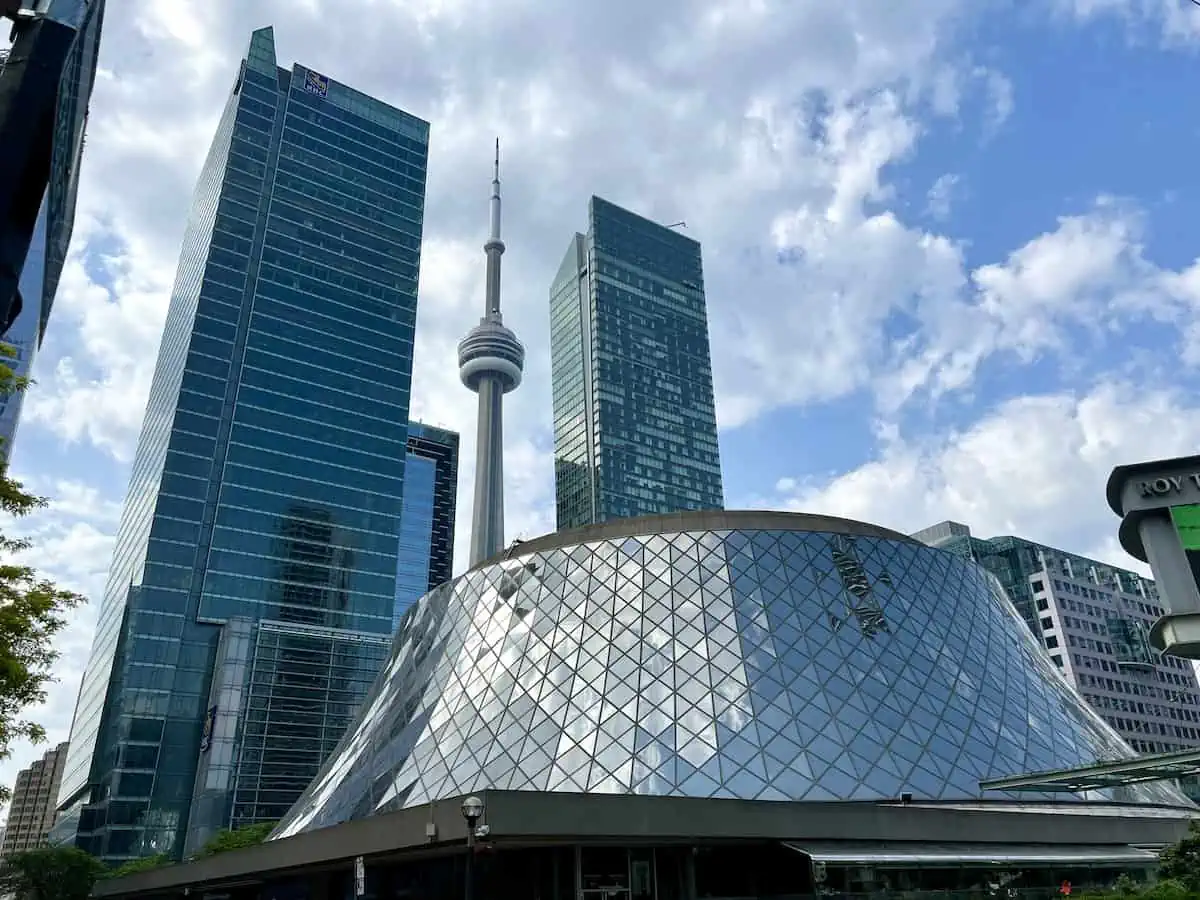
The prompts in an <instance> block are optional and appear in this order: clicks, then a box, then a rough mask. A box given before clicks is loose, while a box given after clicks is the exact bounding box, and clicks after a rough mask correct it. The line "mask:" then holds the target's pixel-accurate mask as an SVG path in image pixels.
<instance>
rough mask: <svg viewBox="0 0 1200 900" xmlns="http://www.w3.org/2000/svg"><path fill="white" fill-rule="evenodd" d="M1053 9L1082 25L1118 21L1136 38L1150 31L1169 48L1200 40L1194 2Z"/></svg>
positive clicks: (1075, 1)
mask: <svg viewBox="0 0 1200 900" xmlns="http://www.w3.org/2000/svg"><path fill="white" fill-rule="evenodd" d="M1052 6H1053V7H1054V8H1055V9H1056V10H1057V11H1058V12H1059V13H1060V14H1062V15H1064V16H1066V17H1069V18H1071V19H1074V20H1075V21H1077V22H1082V23H1090V22H1094V21H1097V20H1100V19H1103V18H1106V17H1112V18H1116V19H1118V20H1120V21H1122V22H1124V23H1125V24H1126V25H1128V26H1129V27H1130V28H1131V29H1132V31H1131V34H1132V35H1136V34H1138V33H1141V32H1143V31H1145V30H1146V29H1150V30H1152V31H1154V32H1157V33H1158V34H1159V36H1160V37H1161V38H1162V40H1163V41H1164V42H1166V43H1168V44H1173V43H1182V42H1187V41H1192V40H1195V39H1196V38H1198V37H1200V7H1198V6H1197V5H1196V4H1195V3H1192V2H1190V0H1055V2H1054V3H1053V4H1052Z"/></svg>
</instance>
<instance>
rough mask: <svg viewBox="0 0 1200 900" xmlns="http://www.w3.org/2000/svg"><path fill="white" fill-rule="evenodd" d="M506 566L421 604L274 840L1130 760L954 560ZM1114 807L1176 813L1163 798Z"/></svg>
mask: <svg viewBox="0 0 1200 900" xmlns="http://www.w3.org/2000/svg"><path fill="white" fill-rule="evenodd" d="M519 552H520V551H519V548H518V550H517V551H516V553H514V556H515V558H514V559H509V560H504V561H503V562H501V563H498V564H495V565H493V566H487V567H483V568H481V569H477V570H475V571H472V572H470V573H468V574H467V575H465V576H463V577H462V578H459V579H458V580H457V581H456V582H454V583H453V584H452V585H448V586H446V587H445V588H443V589H439V590H438V591H435V592H433V593H432V594H430V595H428V596H426V597H425V598H423V599H422V600H421V601H420V602H419V603H418V604H417V605H416V606H414V608H413V611H412V612H410V613H409V615H408V616H406V618H405V620H404V622H403V623H402V627H401V633H400V635H398V636H397V642H396V644H395V646H394V648H393V657H392V660H391V662H390V663H389V666H388V669H387V672H386V673H385V674H384V675H383V676H381V678H380V680H379V681H378V682H377V683H376V686H375V691H376V694H375V695H373V696H372V698H370V699H369V700H368V702H367V704H366V706H365V712H364V714H363V717H362V722H361V724H360V725H359V726H358V727H357V728H356V729H354V730H353V731H352V732H351V733H350V734H349V735H348V736H347V738H346V739H345V741H344V742H343V748H342V749H341V750H340V751H339V752H338V753H335V754H334V757H333V758H332V759H331V761H330V763H329V764H328V766H327V768H326V771H325V772H324V773H323V774H322V776H321V777H320V778H319V779H318V780H317V782H315V783H314V785H313V787H312V788H311V789H310V791H309V793H308V795H306V797H305V798H304V799H302V801H301V802H300V803H299V804H297V807H296V808H295V810H293V812H292V813H291V814H290V815H289V817H288V819H287V820H285V824H284V825H283V826H282V827H281V832H280V833H281V834H291V833H295V832H297V831H302V830H305V829H308V828H314V827H320V826H324V825H330V824H334V823H336V822H339V821H343V820H345V819H347V818H350V817H353V816H358V815H363V814H365V811H367V810H374V811H385V810H387V809H394V808H399V807H408V806H415V805H419V804H422V803H426V802H429V801H430V800H435V799H440V798H443V797H448V796H454V795H458V794H462V793H466V792H470V791H473V790H481V789H484V788H489V787H491V788H496V789H502V790H503V789H507V790H540V791H544V790H559V791H569V792H576V791H591V792H610V793H639V794H654V795H675V796H699V797H712V796H725V797H741V798H746V799H777V800H785V799H801V800H828V799H847V800H870V799H876V798H892V797H897V796H899V795H900V794H901V793H902V792H911V793H913V794H914V795H915V796H917V797H920V798H929V799H939V800H968V799H972V798H976V797H978V796H979V781H980V780H981V779H985V778H991V777H996V776H999V775H1006V774H1016V773H1023V772H1029V771H1039V770H1047V769H1057V768H1066V767H1070V766H1075V765H1081V764H1085V763H1090V762H1092V761H1094V760H1096V759H1100V758H1106V759H1112V758H1124V757H1130V756H1132V755H1133V753H1132V751H1131V750H1130V749H1129V748H1128V747H1127V746H1126V745H1125V744H1124V742H1123V741H1121V739H1120V738H1119V737H1118V736H1117V735H1116V733H1115V732H1113V731H1112V730H1111V729H1110V728H1109V727H1108V726H1107V725H1106V724H1105V723H1104V722H1103V720H1101V719H1099V717H1098V716H1096V715H1095V714H1094V713H1093V712H1092V711H1091V710H1090V709H1089V708H1088V707H1087V706H1086V704H1084V702H1083V701H1082V699H1081V698H1080V697H1079V696H1078V695H1077V694H1076V693H1075V692H1074V691H1073V690H1072V689H1071V688H1070V686H1068V685H1067V684H1065V683H1064V681H1063V680H1062V678H1061V677H1060V676H1059V675H1058V673H1057V672H1056V671H1055V670H1054V668H1053V665H1052V664H1051V662H1050V660H1049V659H1048V658H1047V656H1046V654H1045V652H1044V651H1042V649H1041V648H1040V647H1039V646H1038V645H1037V643H1036V641H1035V640H1034V639H1033V637H1032V635H1031V634H1030V633H1029V631H1028V628H1027V627H1026V625H1025V623H1024V621H1023V620H1022V619H1021V618H1020V616H1019V614H1017V613H1016V611H1015V609H1014V608H1013V606H1012V604H1011V603H1010V602H1009V601H1008V599H1007V598H1006V596H1005V595H1004V592H1003V589H1002V588H1000V587H999V585H998V583H997V582H996V581H995V579H994V577H993V576H991V575H990V574H988V573H986V572H984V570H982V569H981V568H979V567H978V566H975V565H974V564H972V563H970V562H968V561H966V560H964V559H961V558H959V557H957V556H954V555H952V554H949V553H945V552H942V551H939V550H935V549H931V548H928V547H925V546H923V545H917V544H913V543H908V542H905V541H891V540H883V539H880V538H873V537H862V536H856V537H854V538H852V539H850V538H846V537H844V536H840V535H827V534H815V533H807V532H799V531H797V532H775V531H771V532H766V531H757V532H750V531H728V532H703V533H697V534H689V533H685V534H672V535H656V536H647V537H640V538H617V539H615V540H613V541H600V542H597V543H593V544H588V545H583V546H565V547H562V548H559V549H552V550H547V551H544V552H539V553H531V554H528V555H527V556H525V557H522V556H519V555H516V554H519ZM531 563H532V564H534V565H536V571H534V570H533V569H531V568H530V564H531ZM506 595H507V596H506ZM863 611H866V612H867V613H869V615H865V616H864V615H860V613H863ZM414 616H415V617H417V618H414ZM420 617H423V618H420ZM881 617H882V621H883V624H884V625H885V626H886V628H884V627H880V620H881ZM418 619H419V620H420V622H421V623H423V624H422V627H416V626H415V625H414V624H413V623H415V622H417V621H418ZM831 619H836V620H838V621H839V623H840V624H831ZM418 647H420V648H422V649H420V650H418ZM418 652H422V653H424V654H425V657H424V662H423V663H422V665H423V666H424V667H425V670H426V671H424V673H423V674H422V675H421V677H415V676H414V674H413V669H414V662H413V659H414V655H415V654H416V653H418ZM401 683H403V684H402V686H401ZM383 747H387V748H388V750H387V752H383V751H382V750H381V748H383ZM401 749H402V750H403V752H401ZM359 767H366V768H367V769H368V770H369V771H370V772H371V775H372V777H370V778H351V777H349V776H348V774H347V773H348V772H349V771H350V770H351V769H352V768H359ZM998 796H999V795H998ZM1022 796H1025V797H1028V796H1029V795H1022ZM1096 796H1099V797H1102V798H1103V797H1106V796H1109V797H1111V796H1115V795H1110V794H1104V793H1100V794H1098V795H1096ZM1034 799H1037V798H1036V797H1035V798H1034ZM1054 799H1057V800H1062V799H1077V798H1072V797H1071V796H1070V795H1066V796H1065V797H1064V795H1061V794H1057V795H1055V796H1054ZM1121 799H1122V800H1133V801H1134V802H1157V803H1165V804H1184V803H1186V801H1185V800H1184V799H1183V797H1182V795H1181V794H1179V793H1178V791H1177V790H1176V789H1175V788H1174V787H1172V786H1170V785H1166V784H1148V785H1136V786H1134V787H1133V788H1130V789H1128V791H1126V792H1125V793H1124V794H1123V795H1122V797H1121Z"/></svg>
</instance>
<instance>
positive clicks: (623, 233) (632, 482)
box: [550, 197, 724, 529]
mask: <svg viewBox="0 0 1200 900" xmlns="http://www.w3.org/2000/svg"><path fill="white" fill-rule="evenodd" d="M550 357H551V377H552V380H553V384H552V391H553V398H554V478H555V494H556V508H557V522H558V527H559V528H560V529H561V528H576V527H579V526H582V525H588V524H593V523H597V522H604V521H607V520H609V519H619V518H625V517H629V516H641V515H655V514H662V513H671V512H679V511H682V510H694V509H720V508H721V507H722V506H724V494H723V490H722V484H721V456H720V449H719V447H718V445H717V419H716V407H715V405H714V400H713V380H712V363H711V360H710V355H709V340H708V313H707V307H706V304H705V295H704V270H703V265H702V262H701V254H700V244H699V243H698V242H696V241H695V240H693V239H692V238H690V237H688V236H687V235H685V234H681V233H680V232H679V231H677V230H675V229H673V228H667V227H665V226H663V225H660V224H658V223H656V222H652V221H650V220H649V219H645V218H642V217H641V216H638V215H635V214H634V213H631V212H629V211H628V210H624V209H622V208H621V207H619V206H616V205H614V204H612V203H609V202H608V201H607V200H602V199H601V198H599V197H593V198H592V199H591V202H590V203H589V204H588V231H587V234H576V235H575V236H574V237H573V238H572V239H571V243H570V245H569V246H568V248H567V252H566V255H565V256H564V257H563V261H562V264H561V265H560V267H559V270H558V274H557V275H556V276H555V278H554V282H553V284H552V285H551V288H550Z"/></svg>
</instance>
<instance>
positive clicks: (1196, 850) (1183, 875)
mask: <svg viewBox="0 0 1200 900" xmlns="http://www.w3.org/2000/svg"><path fill="white" fill-rule="evenodd" d="M1158 874H1159V877H1160V878H1162V879H1163V880H1169V881H1177V882H1179V883H1180V884H1182V885H1184V887H1186V888H1187V889H1188V890H1189V891H1193V892H1197V893H1200V823H1198V822H1197V821H1196V820H1195V819H1193V820H1192V821H1191V823H1190V824H1189V825H1188V833H1187V834H1186V835H1185V836H1184V838H1183V840H1181V841H1180V842H1179V843H1178V844H1175V845H1173V846H1171V847H1168V848H1167V849H1166V850H1164V851H1163V852H1162V856H1161V857H1159V867H1158Z"/></svg>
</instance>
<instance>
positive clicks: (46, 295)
mask: <svg viewBox="0 0 1200 900" xmlns="http://www.w3.org/2000/svg"><path fill="white" fill-rule="evenodd" d="M35 8H36V10H35ZM0 17H2V18H7V19H9V20H11V21H12V22H13V32H12V38H13V44H12V48H11V50H10V51H9V53H8V56H7V58H6V59H4V60H3V62H2V63H0V335H2V336H7V335H8V331H9V329H10V328H11V327H12V326H13V323H14V322H15V321H16V319H17V317H18V316H19V315H20V313H21V312H22V310H23V309H25V308H27V307H29V306H30V305H33V306H35V307H36V316H37V318H36V336H37V340H38V341H40V340H41V336H42V334H43V333H44V332H45V329H46V322H47V320H48V319H49V317H50V307H51V305H52V303H53V301H54V293H55V290H56V289H57V287H58V279H59V276H60V275H61V274H62V268H63V263H64V262H65V260H66V255H67V247H68V246H69V245H70V242H71V229H72V227H73V225H74V221H75V194H76V190H77V188H78V186H79V162H80V158H81V157H82V155H83V133H84V127H85V125H86V123H87V112H88V102H89V101H90V99H91V96H92V85H93V84H94V83H95V80H96V59H97V55H98V53H99V50H100V29H101V25H102V22H103V19H104V0H49V3H32V2H30V0H0ZM38 241H43V242H44V248H43V247H38V246H31V245H34V244H36V243H37V242H38ZM43 250H44V256H43V252H42V251H43ZM31 251H33V253H34V256H33V261H34V263H35V264H37V265H40V266H41V267H42V273H41V277H40V278H38V279H37V280H36V283H37V284H38V286H40V295H36V296H35V295H33V294H31V293H29V288H28V282H26V289H25V291H24V292H23V291H22V290H21V289H20V288H19V287H18V285H19V284H20V283H21V282H22V278H21V275H22V270H23V269H24V268H25V265H26V259H27V257H29V256H30V254H31Z"/></svg>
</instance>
